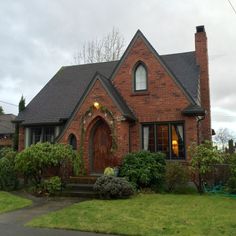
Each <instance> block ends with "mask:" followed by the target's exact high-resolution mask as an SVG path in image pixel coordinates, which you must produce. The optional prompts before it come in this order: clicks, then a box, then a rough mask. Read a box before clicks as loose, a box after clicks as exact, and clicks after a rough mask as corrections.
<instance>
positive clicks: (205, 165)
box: [189, 141, 224, 193]
mask: <svg viewBox="0 0 236 236" xmlns="http://www.w3.org/2000/svg"><path fill="white" fill-rule="evenodd" d="M189 154H190V157H191V163H190V164H191V170H192V173H193V175H194V178H193V182H194V184H195V185H196V187H197V189H198V192H199V193H203V192H204V187H203V184H204V182H207V174H209V173H211V172H212V171H213V169H214V166H215V165H216V164H221V163H222V162H223V161H224V158H223V156H222V154H221V153H220V152H219V151H218V150H217V149H216V148H215V147H213V145H212V143H211V142H210V141H205V142H204V143H202V144H200V145H196V144H195V143H193V144H192V145H191V147H190V148H189Z"/></svg>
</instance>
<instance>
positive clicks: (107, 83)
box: [100, 75, 136, 120]
mask: <svg viewBox="0 0 236 236" xmlns="http://www.w3.org/2000/svg"><path fill="white" fill-rule="evenodd" d="M100 79H101V81H102V83H103V85H104V86H105V87H106V90H107V91H108V92H109V94H110V96H111V97H112V98H113V99H114V101H115V102H116V104H117V106H118V108H119V109H120V110H121V112H122V114H123V115H124V116H125V117H126V118H129V119H131V120H136V117H135V116H134V114H133V112H132V111H131V110H130V108H129V107H128V105H127V104H126V102H125V101H124V99H123V97H122V96H121V95H120V93H119V92H118V91H117V89H116V88H115V87H114V86H113V84H112V82H111V80H110V79H107V78H105V77H104V76H102V75H100Z"/></svg>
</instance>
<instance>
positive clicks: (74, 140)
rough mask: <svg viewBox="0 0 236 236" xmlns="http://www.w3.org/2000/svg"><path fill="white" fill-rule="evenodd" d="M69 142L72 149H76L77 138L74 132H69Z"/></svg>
mask: <svg viewBox="0 0 236 236" xmlns="http://www.w3.org/2000/svg"><path fill="white" fill-rule="evenodd" d="M69 144H70V145H71V146H72V148H73V150H76V149H77V139H76V137H75V135H74V134H70V136H69Z"/></svg>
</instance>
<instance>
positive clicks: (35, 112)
mask: <svg viewBox="0 0 236 236" xmlns="http://www.w3.org/2000/svg"><path fill="white" fill-rule="evenodd" d="M116 64H117V61H112V62H104V63H94V64H85V65H77V66H66V67H62V68H61V69H60V70H59V71H58V72H57V74H56V75H55V76H54V77H53V78H52V79H51V80H50V81H49V82H48V83H47V84H46V86H45V87H44V88H43V89H42V90H41V91H40V92H39V93H38V94H37V95H36V96H35V97H34V98H33V100H32V101H31V102H30V103H29V105H27V107H26V108H25V110H24V111H23V112H21V113H20V114H19V115H18V117H17V120H19V121H20V120H23V122H22V124H38V123H58V122H59V121H60V119H68V118H69V117H70V116H71V114H72V112H73V110H74V108H75V106H76V105H77V103H78V102H79V100H80V99H81V97H82V95H83V93H84V91H85V90H86V88H87V86H88V85H89V83H90V82H91V80H92V78H93V76H94V74H95V73H96V72H97V71H98V72H100V73H101V74H103V75H104V76H106V77H109V76H110V75H111V73H112V71H113V69H114V67H115V65H116Z"/></svg>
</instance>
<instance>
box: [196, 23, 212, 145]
mask: <svg viewBox="0 0 236 236" xmlns="http://www.w3.org/2000/svg"><path fill="white" fill-rule="evenodd" d="M195 51H196V61H197V64H198V65H199V69H200V100H201V106H202V107H203V108H204V109H205V110H206V116H205V119H204V120H202V121H201V128H200V133H201V141H203V140H211V132H212V131H211V105H210V87H209V71H208V52H207V36H206V32H205V27H204V26H203V25H201V26H197V27H196V33H195Z"/></svg>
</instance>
